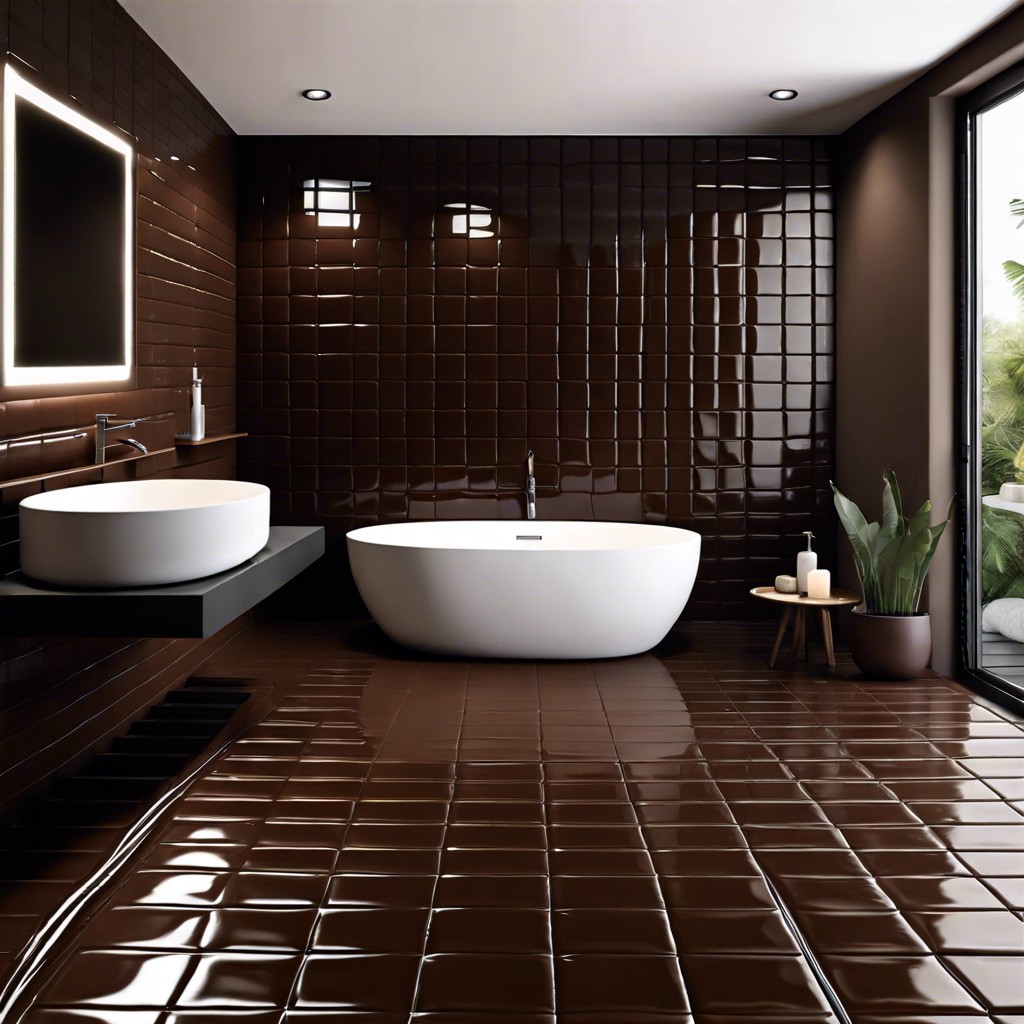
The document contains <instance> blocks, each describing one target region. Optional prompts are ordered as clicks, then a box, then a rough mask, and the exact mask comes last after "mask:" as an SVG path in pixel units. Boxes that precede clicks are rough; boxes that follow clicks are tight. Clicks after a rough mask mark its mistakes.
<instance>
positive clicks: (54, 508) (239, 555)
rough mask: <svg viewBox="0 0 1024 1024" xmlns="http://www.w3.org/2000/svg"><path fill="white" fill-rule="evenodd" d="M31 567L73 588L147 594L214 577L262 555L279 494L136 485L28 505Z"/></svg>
mask: <svg viewBox="0 0 1024 1024" xmlns="http://www.w3.org/2000/svg"><path fill="white" fill-rule="evenodd" d="M19 517H20V520H21V568H22V571H23V572H24V573H25V574H26V575H27V576H31V577H33V578H35V579H38V580H44V581H46V582H47V583H59V584H63V585H65V586H72V587H146V586H155V585H157V584H161V583H180V582H182V581H183V580H194V579H199V578H200V577H202V576H212V575H213V574H214V573H218V572H224V571H225V570H226V569H230V568H232V567H233V566H236V565H239V564H240V563H241V562H244V561H245V560H246V559H248V558H252V556H253V555H255V554H256V552H258V551H260V550H262V549H263V548H264V547H265V546H266V543H267V538H268V537H269V536H270V491H269V489H268V488H266V487H264V486H263V485H262V484H251V483H247V482H245V481H241V480H181V479H174V480H130V481H127V482H125V483H112V484H88V485H87V486H85V487H68V488H65V489H63V490H59V491H50V492H48V493H46V494H36V495H33V496H32V497H31V498H26V499H25V500H24V501H22V503H21V505H20V508H19Z"/></svg>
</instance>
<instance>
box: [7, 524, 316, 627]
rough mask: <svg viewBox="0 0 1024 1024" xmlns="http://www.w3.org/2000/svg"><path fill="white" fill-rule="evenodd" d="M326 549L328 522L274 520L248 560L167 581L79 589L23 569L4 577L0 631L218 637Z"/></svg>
mask: <svg viewBox="0 0 1024 1024" xmlns="http://www.w3.org/2000/svg"><path fill="white" fill-rule="evenodd" d="M323 553H324V528H323V527H322V526H272V527H271V528H270V540H269V541H268V542H267V546H266V547H265V548H264V549H263V550H262V551H260V552H259V553H258V554H257V555H255V556H254V557H252V558H250V559H249V560H248V561H247V562H243V563H242V564H241V565H239V566H236V567H235V568H234V569H229V570H228V571H227V572H222V573H218V574H217V575H216V576H207V577H205V578H204V579H201V580H189V581H187V582H185V583H170V584H168V585H166V586H163V587H126V588H123V589H120V590H91V589H90V590H86V589H79V590H75V589H71V588H67V587H57V586H50V585H49V584H46V583H38V582H36V581H35V580H31V579H29V578H28V577H27V576H25V575H24V574H23V573H21V572H16V573H13V574H12V575H10V576H7V577H6V578H4V579H0V635H3V636H40V637H42V636H117V637H208V636H212V635H213V634H214V633H216V632H217V631H218V630H219V629H222V628H223V627H224V626H226V625H227V624H228V623H229V622H233V621H234V620H235V619H237V618H238V616H239V615H242V614H244V613H245V612H247V611H248V610H249V609H250V608H252V607H254V606H255V605H257V604H258V603H259V602H260V601H262V600H263V599H264V598H265V597H269V596H270V595H271V594H272V593H273V592H274V591H275V590H277V589H278V588H280V587H282V586H283V585H284V584H285V583H287V582H288V581H289V580H290V579H292V578H293V577H295V576H297V575H298V574H299V573H300V572H302V570H303V569H305V568H306V567H307V566H310V565H312V564H313V563H314V562H315V561H316V560H317V559H318V558H320V557H321V555H323Z"/></svg>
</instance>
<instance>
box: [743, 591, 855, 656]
mask: <svg viewBox="0 0 1024 1024" xmlns="http://www.w3.org/2000/svg"><path fill="white" fill-rule="evenodd" d="M750 593H751V594H752V595H753V596H754V597H759V598H761V600H763V601H775V602H776V603H777V604H781V605H782V609H781V611H782V614H781V615H780V616H779V631H778V632H777V633H776V634H775V646H774V647H773V648H772V656H771V657H770V658H769V659H768V667H769V668H775V659H776V658H777V657H778V656H779V648H780V647H781V646H782V638H783V637H784V636H785V635H786V627H787V626H788V625H789V620H790V618H792V619H793V641H792V642H793V647H792V650H793V653H794V654H795V653H796V652H797V650H798V649H799V648H801V647H802V648H803V655H804V657H805V658H806V657H807V609H808V608H817V609H818V610H819V611H820V612H821V633H822V636H823V637H824V639H825V653H826V654H827V655H828V664H829V668H832V669H834V668H835V667H836V651H835V647H833V646H832V618H831V612H832V609H833V608H852V607H853V606H854V605H857V604H860V603H861V601H862V600H863V598H862V597H861V596H860V594H856V593H854V592H853V591H852V590H839V589H837V588H836V587H833V588H832V593H831V594H830V595H829V596H828V597H822V598H811V597H803V596H801V595H800V594H780V593H779V592H778V591H777V590H776V589H775V588H774V587H754V589H753V590H751V592H750Z"/></svg>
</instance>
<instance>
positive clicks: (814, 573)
mask: <svg viewBox="0 0 1024 1024" xmlns="http://www.w3.org/2000/svg"><path fill="white" fill-rule="evenodd" d="M831 593H832V574H831V573H830V572H829V571H828V569H812V570H811V571H810V572H809V573H808V574H807V596H808V597H811V598H814V599H815V600H818V601H822V600H824V599H825V598H827V597H828V596H829V594H831Z"/></svg>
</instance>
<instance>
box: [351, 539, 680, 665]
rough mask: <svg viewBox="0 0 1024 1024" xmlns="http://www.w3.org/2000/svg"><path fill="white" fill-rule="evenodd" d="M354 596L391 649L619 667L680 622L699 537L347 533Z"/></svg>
mask: <svg viewBox="0 0 1024 1024" xmlns="http://www.w3.org/2000/svg"><path fill="white" fill-rule="evenodd" d="M348 552H349V559H350V561H351V564H352V573H353V575H354V576H355V580H356V585H357V586H358V588H359V593H360V594H361V595H362V598H363V600H364V601H365V602H366V606H367V608H369V610H370V614H371V615H372V616H373V617H374V619H376V620H377V624H378V625H379V626H380V627H381V629H383V630H384V632H385V633H387V635H388V636H389V637H391V639H392V640H396V641H397V642H398V643H400V644H405V645H406V646H408V647H415V648H418V649H419V650H423V651H431V652H433V653H437V654H457V655H463V656H472V657H487V658H617V657H622V656H625V655H629V654H639V653H640V652H642V651H647V650H649V649H650V648H651V647H653V646H654V645H655V644H656V643H658V641H660V640H661V639H662V638H663V637H664V636H665V634H666V633H667V632H668V631H669V629H671V628H672V625H673V623H674V622H675V621H676V619H677V618H678V617H679V614H680V612H682V610H683V607H684V606H685V604H686V601H687V599H688V598H689V596H690V591H691V589H692V588H693V581H694V578H695V577H696V575H697V562H698V558H699V556H700V535H699V534H696V533H693V532H691V531H690V530H679V529H675V528H673V527H667V526H651V525H646V524H639V523H598V522H565V521H562V522H558V521H554V522H545V521H537V520H533V521H529V520H487V521H468V522H467V521H459V522H425V523H389V524H385V525H382V526H367V527H363V528H362V529H358V530H353V531H352V532H351V533H350V534H349V535H348Z"/></svg>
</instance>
